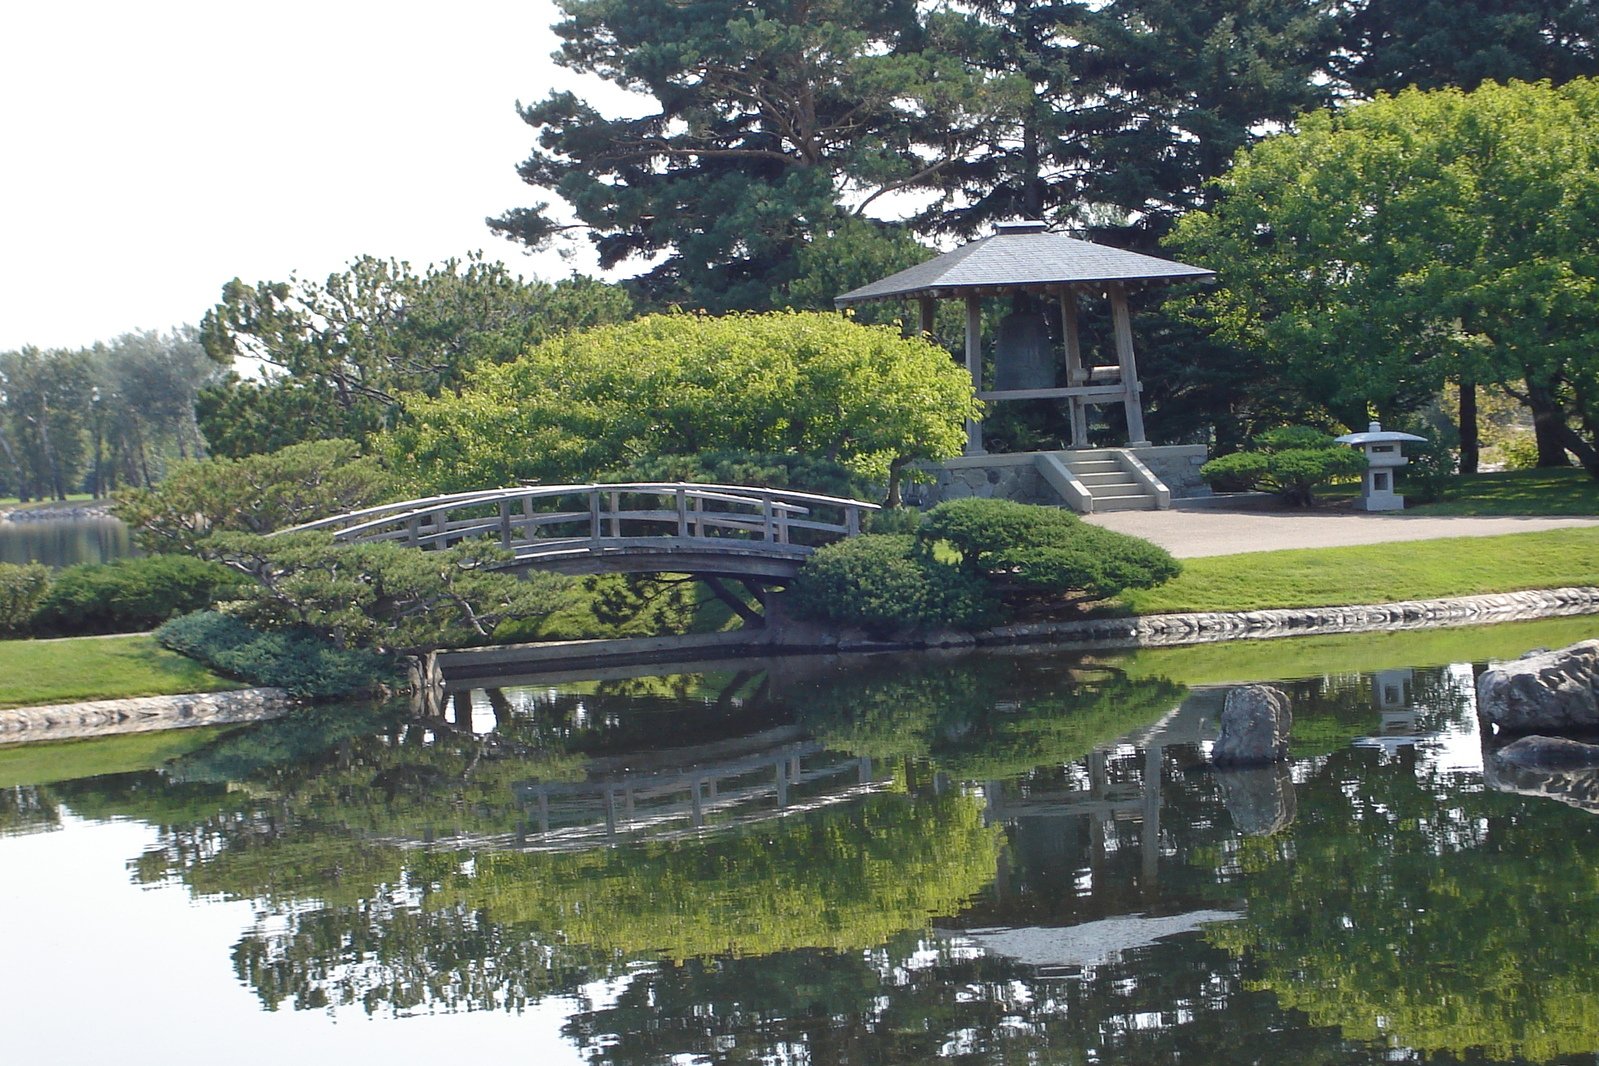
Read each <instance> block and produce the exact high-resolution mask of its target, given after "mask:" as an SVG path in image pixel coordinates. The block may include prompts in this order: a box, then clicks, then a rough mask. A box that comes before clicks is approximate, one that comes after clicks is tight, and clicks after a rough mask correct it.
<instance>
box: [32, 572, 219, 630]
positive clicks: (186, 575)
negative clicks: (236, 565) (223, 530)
mask: <svg viewBox="0 0 1599 1066" xmlns="http://www.w3.org/2000/svg"><path fill="white" fill-rule="evenodd" d="M247 584H248V582H247V581H246V579H245V578H244V577H243V576H242V575H240V574H238V573H235V572H234V571H232V570H230V569H228V568H227V567H225V566H222V565H221V564H219V563H213V562H206V561H204V560H202V559H193V558H190V557H188V556H185V555H152V556H147V557H145V558H140V559H118V560H116V561H115V562H111V563H85V564H82V565H80V566H69V567H67V568H66V569H64V570H62V571H61V572H60V573H58V574H56V576H55V581H54V582H53V583H52V584H51V585H50V589H49V591H48V592H46V593H45V594H44V596H43V598H42V599H41V600H40V602H39V606H38V608H37V610H35V611H34V614H33V619H32V622H31V628H32V630H33V631H34V632H35V633H50V634H63V635H74V634H79V633H128V632H135V631H138V630H143V629H150V628H152V627H154V626H158V625H160V624H161V623H162V622H165V621H166V620H167V619H169V618H171V617H173V616H174V615H178V614H184V613H187V612H189V611H197V610H200V609H201V608H204V607H209V606H211V605H212V604H213V603H215V602H216V601H217V600H219V599H228V598H230V597H231V596H233V595H235V594H237V593H238V592H239V591H240V589H241V588H243V587H244V586H246V585H247Z"/></svg>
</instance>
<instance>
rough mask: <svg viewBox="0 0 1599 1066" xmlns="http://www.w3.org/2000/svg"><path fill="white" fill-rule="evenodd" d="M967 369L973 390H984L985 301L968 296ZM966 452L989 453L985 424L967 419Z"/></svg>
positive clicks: (970, 453)
mask: <svg viewBox="0 0 1599 1066" xmlns="http://www.w3.org/2000/svg"><path fill="white" fill-rule="evenodd" d="M966 369H967V370H968V371H970V372H971V375H972V391H973V392H981V391H983V301H982V299H981V298H980V297H977V296H968V297H966ZM966 454H967V455H987V454H988V453H987V452H986V451H984V450H983V424H982V423H981V422H979V421H977V420H976V419H973V418H968V419H967V420H966Z"/></svg>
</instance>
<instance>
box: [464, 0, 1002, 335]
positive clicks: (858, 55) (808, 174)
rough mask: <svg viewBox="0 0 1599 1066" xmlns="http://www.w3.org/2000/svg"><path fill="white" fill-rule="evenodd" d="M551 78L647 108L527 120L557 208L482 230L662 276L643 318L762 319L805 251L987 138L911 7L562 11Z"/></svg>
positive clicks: (538, 175)
mask: <svg viewBox="0 0 1599 1066" xmlns="http://www.w3.org/2000/svg"><path fill="white" fill-rule="evenodd" d="M561 8H562V10H563V11H564V12H565V14H566V18H565V20H564V21H562V22H560V23H559V24H558V25H557V26H556V27H555V30H556V33H557V34H559V35H560V37H561V38H562V40H563V42H564V43H563V44H562V46H561V50H560V51H559V52H558V53H557V55H556V59H557V61H558V62H559V63H560V64H561V65H562V66H564V67H566V68H568V69H570V70H573V71H576V72H581V73H588V74H597V75H599V76H601V77H603V78H605V79H606V80H608V81H611V82H613V83H615V84H616V85H618V86H621V87H623V88H625V89H628V90H630V91H632V92H635V93H637V94H639V97H640V100H641V101H643V102H644V104H645V106H646V107H647V111H646V113H645V114H644V115H643V116H642V117H636V118H631V117H629V118H608V117H606V116H604V115H602V114H601V113H600V112H599V111H598V110H597V109H596V108H594V107H593V106H591V105H590V104H588V103H586V102H585V101H583V100H582V99H580V98H579V97H578V96H577V95H576V94H574V93H572V92H565V91H563V92H555V93H552V94H550V95H549V96H548V97H547V98H545V99H544V100H543V101H541V102H539V103H536V104H533V105H531V106H528V107H524V108H523V109H522V116H523V118H524V119H525V120H526V121H527V123H528V124H529V125H530V126H532V127H533V128H534V129H535V130H536V131H538V147H537V148H535V149H534V151H533V153H532V155H531V156H529V158H528V159H527V161H526V162H524V163H523V164H522V166H521V168H520V170H521V174H522V177H523V178H524V179H525V180H526V181H527V182H528V183H529V184H531V185H534V186H536V187H538V188H541V189H545V190H550V191H553V192H555V193H556V194H558V195H559V196H560V197H561V198H562V199H563V200H564V201H565V202H566V204H567V205H568V206H569V208H570V210H571V211H572V213H573V214H574V215H575V216H576V221H575V222H569V221H565V220H564V217H563V215H562V214H561V213H560V212H558V211H554V210H552V209H551V208H550V206H549V205H548V204H545V203H541V204H537V205H535V206H533V207H528V208H519V209H516V210H513V211H510V212H507V213H506V214H505V215H503V216H501V217H499V218H496V219H491V220H490V221H489V224H490V226H491V227H493V228H494V229H496V230H498V231H499V232H501V233H503V234H505V235H506V236H508V237H511V238H513V239H516V240H520V241H523V242H525V243H527V244H530V245H534V246H539V245H543V244H546V243H548V242H549V241H551V240H552V239H553V238H555V237H556V236H557V235H559V234H560V233H561V232H563V231H566V230H573V229H579V230H584V231H587V233H588V236H589V239H590V240H591V241H592V242H593V244H594V247H595V248H596V250H597V251H598V252H599V257H600V264H601V266H602V267H607V268H608V267H612V266H616V265H618V264H620V263H623V262H626V261H629V260H644V261H655V263H656V265H655V266H654V268H653V269H652V270H650V271H649V273H647V274H646V275H645V276H644V277H643V278H642V279H641V280H640V281H639V282H637V283H636V284H637V285H638V287H639V288H640V289H642V291H643V292H644V294H645V296H646V299H647V300H648V301H649V302H652V303H655V304H661V303H671V302H681V303H687V304H692V305H696V306H704V307H708V308H712V309H717V310H721V309H729V308H739V309H758V308H761V307H764V306H766V305H767V304H768V303H769V302H770V301H771V299H772V293H773V292H774V290H776V291H780V290H781V288H782V286H783V285H784V284H785V283H786V282H787V281H788V280H789V279H790V278H791V277H792V276H793V275H794V273H795V265H794V258H795V256H796V254H797V253H798V250H799V249H800V248H801V247H803V245H804V244H805V242H806V241H807V240H808V239H809V238H810V237H811V236H812V235H814V234H818V233H827V232H830V231H831V230H832V228H833V227H834V226H835V225H836V224H837V223H838V221H839V220H840V218H841V217H843V216H845V215H847V214H849V213H852V212H859V211H861V210H863V209H865V208H866V207H867V206H869V205H870V204H871V203H873V202H875V201H877V200H878V198H880V197H882V196H885V195H889V194H891V193H893V192H896V191H899V190H902V189H908V188H913V187H915V186H917V185H919V184H920V183H922V182H925V181H926V180H928V177H929V176H930V175H932V174H936V173H937V172H938V171H939V170H940V169H942V168H943V167H945V166H947V165H949V163H950V162H952V161H954V160H957V159H960V158H962V157H963V156H964V155H965V154H966V152H967V148H968V145H969V144H970V143H972V142H974V141H976V140H979V139H981V137H982V132H983V130H984V129H985V126H986V118H985V116H984V114H983V112H982V108H983V104H982V97H981V95H980V94H978V95H975V96H974V95H973V93H972V92H971V91H970V88H971V85H972V79H971V77H970V76H969V75H968V73H967V72H966V70H965V68H964V66H963V65H962V63H961V62H960V61H959V59H958V57H955V56H952V55H949V54H946V53H940V52H937V51H932V50H928V49H927V48H925V47H924V46H925V44H926V41H925V32H924V27H923V25H922V21H921V16H920V14H919V12H918V5H917V4H916V3H915V2H914V0H864V2H863V0H776V2H771V3H765V4H761V5H755V4H752V3H750V2H749V0H689V2H679V0H562V2H561Z"/></svg>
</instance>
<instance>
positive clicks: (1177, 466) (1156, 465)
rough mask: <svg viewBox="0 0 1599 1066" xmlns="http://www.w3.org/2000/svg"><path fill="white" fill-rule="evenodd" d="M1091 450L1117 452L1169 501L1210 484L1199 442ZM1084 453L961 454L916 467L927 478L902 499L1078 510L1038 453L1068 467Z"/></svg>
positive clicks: (1202, 491) (1204, 491)
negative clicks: (1152, 481)
mask: <svg viewBox="0 0 1599 1066" xmlns="http://www.w3.org/2000/svg"><path fill="white" fill-rule="evenodd" d="M1092 451H1093V452H1094V453H1111V452H1121V453H1125V454H1126V455H1129V456H1131V457H1132V458H1133V459H1135V460H1137V462H1138V463H1140V464H1142V465H1143V466H1144V467H1145V468H1146V469H1147V470H1148V471H1149V473H1150V474H1152V475H1154V477H1155V478H1156V479H1157V480H1158V481H1159V482H1160V483H1161V484H1162V485H1164V486H1165V487H1166V488H1167V489H1168V490H1169V491H1170V494H1171V498H1172V499H1184V498H1193V497H1200V496H1209V495H1210V486H1209V485H1208V484H1206V482H1205V480H1204V479H1203V478H1201V477H1200V476H1199V468H1200V467H1201V466H1203V465H1204V464H1205V461H1206V459H1207V458H1208V455H1207V452H1206V449H1205V446H1204V445H1203V444H1166V445H1148V446H1145V447H1141V448H1115V449H1112V448H1100V449H1093V450H1092ZM1087 454H1090V453H1089V452H1074V451H1056V452H1010V453H1005V454H994V455H963V456H960V457H959V458H956V459H950V460H947V461H945V462H943V463H938V464H925V465H923V466H921V467H920V468H919V469H920V471H921V473H922V475H923V476H925V477H928V478H930V480H926V481H917V482H913V483H911V484H908V485H907V486H906V487H905V502H906V503H908V504H911V505H913V506H916V507H931V506H932V505H933V504H935V503H942V502H943V501H944V500H960V499H965V498H967V497H970V496H976V497H980V498H983V499H1001V500H1015V501H1016V502H1018V503H1037V504H1046V505H1048V506H1052V507H1072V508H1074V509H1076V510H1083V509H1084V508H1083V507H1081V506H1078V504H1077V502H1076V501H1074V500H1072V499H1069V498H1066V497H1065V496H1063V495H1062V493H1061V492H1060V491H1059V490H1058V489H1057V488H1056V487H1055V485H1053V484H1051V482H1050V480H1049V479H1048V478H1047V477H1046V476H1045V475H1044V473H1043V472H1042V471H1041V466H1042V465H1043V464H1041V463H1040V461H1039V460H1040V457H1053V458H1057V459H1059V460H1060V461H1061V462H1062V463H1063V464H1066V465H1070V464H1071V462H1072V460H1073V458H1074V457H1076V456H1080V455H1087Z"/></svg>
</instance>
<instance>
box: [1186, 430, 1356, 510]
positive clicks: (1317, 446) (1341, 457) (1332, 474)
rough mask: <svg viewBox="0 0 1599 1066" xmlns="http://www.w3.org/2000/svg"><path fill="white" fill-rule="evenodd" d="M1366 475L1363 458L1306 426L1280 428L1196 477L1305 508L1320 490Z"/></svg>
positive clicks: (1212, 463) (1213, 462)
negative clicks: (1258, 491)
mask: <svg viewBox="0 0 1599 1066" xmlns="http://www.w3.org/2000/svg"><path fill="white" fill-rule="evenodd" d="M1365 469H1366V457H1365V456H1363V455H1361V454H1360V453H1359V452H1357V451H1355V450H1354V449H1353V448H1350V447H1346V446H1345V445H1342V444H1339V443H1338V442H1337V441H1335V440H1334V439H1333V438H1332V437H1331V436H1329V435H1328V434H1326V433H1323V432H1321V431H1320V430H1318V429H1312V428H1311V427H1309V426H1282V427H1280V428H1278V429H1272V430H1267V431H1266V432H1265V433H1261V434H1258V435H1257V436H1256V437H1255V442H1254V447H1253V448H1252V449H1250V450H1249V451H1242V452H1234V453H1233V454H1232V455H1223V456H1221V457H1220V458H1217V459H1212V460H1211V461H1210V462H1208V463H1206V464H1205V465H1204V466H1202V467H1200V468H1199V473H1200V476H1202V477H1204V478H1205V479H1206V480H1208V481H1210V482H1212V483H1213V484H1224V485H1225V486H1227V487H1228V488H1232V487H1235V486H1236V487H1242V488H1245V489H1265V490H1267V491H1268V492H1275V493H1277V495H1279V496H1281V497H1282V498H1283V499H1284V500H1285V501H1286V502H1288V503H1291V504H1293V505H1294V506H1296V507H1309V506H1311V505H1312V504H1314V503H1315V502H1316V497H1315V490H1316V489H1317V488H1318V487H1319V486H1321V485H1325V484H1327V483H1328V482H1330V481H1332V480H1333V479H1334V478H1337V477H1354V476H1358V475H1360V474H1361V473H1364V472H1365Z"/></svg>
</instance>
